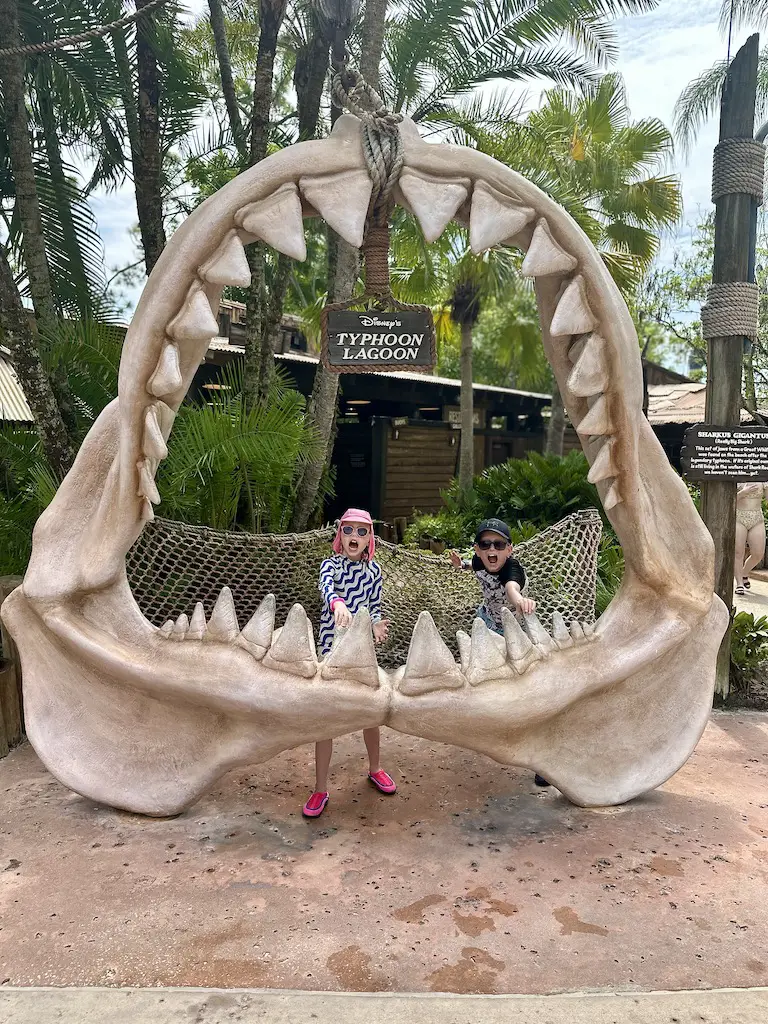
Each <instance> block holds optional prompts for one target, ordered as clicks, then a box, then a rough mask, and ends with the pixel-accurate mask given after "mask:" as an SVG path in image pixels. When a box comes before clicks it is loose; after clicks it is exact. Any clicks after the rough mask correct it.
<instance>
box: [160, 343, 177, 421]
mask: <svg viewBox="0 0 768 1024" xmlns="http://www.w3.org/2000/svg"><path fill="white" fill-rule="evenodd" d="M174 347H175V346H174ZM155 411H156V413H157V422H158V423H159V425H160V433H161V434H162V435H163V440H165V441H167V440H168V438H169V436H170V433H171V430H173V422H174V420H175V419H176V413H175V412H174V411H173V409H171V407H170V406H168V405H166V404H165V402H155Z"/></svg>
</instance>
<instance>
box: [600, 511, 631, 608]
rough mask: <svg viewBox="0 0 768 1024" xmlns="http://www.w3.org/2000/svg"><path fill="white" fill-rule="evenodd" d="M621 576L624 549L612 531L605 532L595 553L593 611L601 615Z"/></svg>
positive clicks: (622, 573)
mask: <svg viewBox="0 0 768 1024" xmlns="http://www.w3.org/2000/svg"><path fill="white" fill-rule="evenodd" d="M623 578H624V550H623V548H622V547H621V545H620V544H619V542H618V541H617V540H616V536H615V534H614V533H613V531H610V532H606V533H604V534H603V536H602V537H601V539H600V550H599V551H598V555H597V585H596V587H595V611H596V612H597V614H598V615H602V614H603V612H604V611H605V609H606V608H607V607H608V605H609V604H610V603H611V601H612V600H613V599H614V597H615V596H616V592H617V591H618V589H619V587H620V586H621V581H622V579H623Z"/></svg>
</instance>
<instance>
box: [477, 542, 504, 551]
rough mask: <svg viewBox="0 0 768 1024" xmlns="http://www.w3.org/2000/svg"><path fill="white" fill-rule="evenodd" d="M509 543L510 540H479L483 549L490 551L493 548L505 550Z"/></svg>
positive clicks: (478, 544)
mask: <svg viewBox="0 0 768 1024" xmlns="http://www.w3.org/2000/svg"><path fill="white" fill-rule="evenodd" d="M507 544H509V541H508V540H479V541H478V542H477V546H478V547H479V548H480V550H481V551H490V549H491V548H493V549H494V551H503V550H504V548H505V547H506V546H507Z"/></svg>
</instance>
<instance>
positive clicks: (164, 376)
mask: <svg viewBox="0 0 768 1024" xmlns="http://www.w3.org/2000/svg"><path fill="white" fill-rule="evenodd" d="M183 383H184V380H183V378H182V376H181V369H180V367H179V350H178V348H177V347H176V345H174V344H173V342H166V344H165V345H163V351H162V352H161V353H160V358H159V359H158V361H157V366H156V367H155V370H154V372H153V374H152V376H151V377H150V378H149V382H148V383H147V390H148V391H149V392H150V394H152V395H154V396H155V398H162V397H163V396H164V395H172V394H174V393H175V392H176V391H178V390H179V388H180V387H181V386H182V384H183Z"/></svg>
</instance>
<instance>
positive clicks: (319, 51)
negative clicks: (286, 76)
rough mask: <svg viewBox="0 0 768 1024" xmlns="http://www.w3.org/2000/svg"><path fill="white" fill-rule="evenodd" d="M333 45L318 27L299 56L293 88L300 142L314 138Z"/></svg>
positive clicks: (294, 73) (299, 52) (297, 57)
mask: <svg viewBox="0 0 768 1024" xmlns="http://www.w3.org/2000/svg"><path fill="white" fill-rule="evenodd" d="M329 49H330V42H329V40H328V38H327V37H326V36H325V34H324V32H323V31H322V29H321V28H320V26H318V27H317V29H316V31H315V32H314V33H313V35H312V38H311V39H310V41H309V42H308V43H307V45H306V46H305V47H302V49H301V50H299V51H298V53H297V54H296V67H295V68H294V72H293V85H294V88H295V89H296V112H297V114H298V116H299V142H304V141H305V140H306V139H314V138H315V136H316V135H317V122H318V119H319V117H320V101H321V100H322V97H323V89H324V88H325V76H326V73H327V71H328V51H329Z"/></svg>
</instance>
